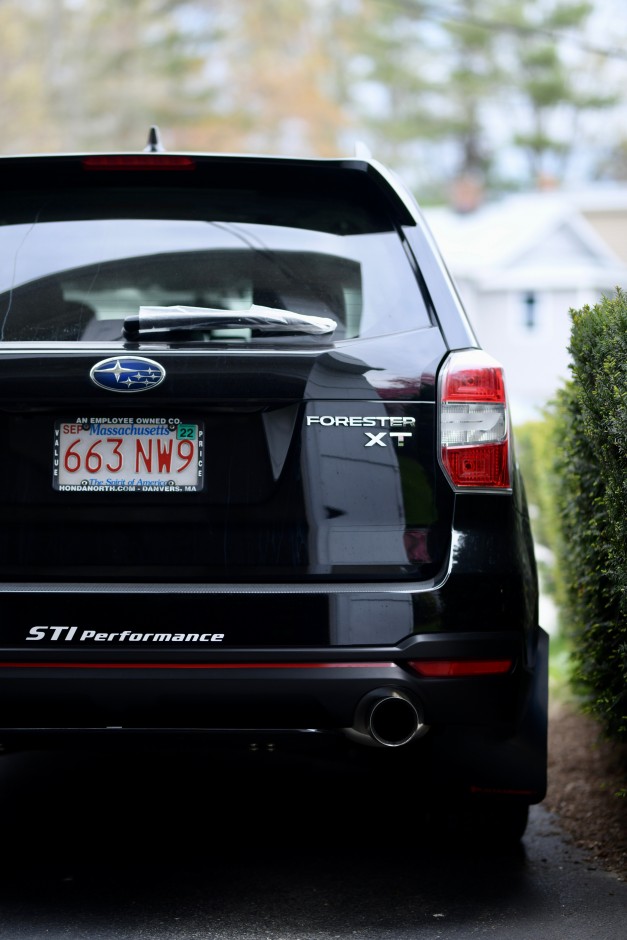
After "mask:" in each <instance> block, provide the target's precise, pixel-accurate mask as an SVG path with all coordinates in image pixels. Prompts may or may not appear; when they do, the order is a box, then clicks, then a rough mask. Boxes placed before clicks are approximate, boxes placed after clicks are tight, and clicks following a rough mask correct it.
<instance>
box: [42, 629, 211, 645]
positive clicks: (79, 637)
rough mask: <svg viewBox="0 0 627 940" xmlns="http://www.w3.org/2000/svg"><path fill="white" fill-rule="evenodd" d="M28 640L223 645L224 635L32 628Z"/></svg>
mask: <svg viewBox="0 0 627 940" xmlns="http://www.w3.org/2000/svg"><path fill="white" fill-rule="evenodd" d="M26 639H27V640H35V641H37V640H47V641H48V642H53V643H54V642H56V641H57V640H64V641H65V642H68V643H69V642H70V641H72V640H73V641H74V642H75V643H85V642H89V641H91V642H92V643H112V642H114V641H115V642H116V643H222V641H223V640H224V633H134V632H133V631H132V630H122V631H121V632H117V633H101V632H99V631H98V630H83V629H81V628H80V627H72V626H67V627H57V626H53V627H40V626H38V627H31V629H30V630H29V631H28V636H27V637H26Z"/></svg>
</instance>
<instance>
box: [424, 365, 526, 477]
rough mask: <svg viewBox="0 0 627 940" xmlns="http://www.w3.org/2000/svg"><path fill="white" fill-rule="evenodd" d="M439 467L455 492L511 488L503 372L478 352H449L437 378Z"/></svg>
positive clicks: (498, 366)
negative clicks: (440, 466) (438, 396)
mask: <svg viewBox="0 0 627 940" xmlns="http://www.w3.org/2000/svg"><path fill="white" fill-rule="evenodd" d="M439 388H440V463H441V465H442V469H443V470H444V472H445V473H446V475H447V477H448V479H449V480H450V482H451V484H452V486H453V488H454V489H455V490H458V491H464V490H473V489H474V490H481V491H486V490H488V491H490V490H492V491H501V492H503V491H507V490H509V489H510V449H509V421H508V412H507V399H506V393H505V379H504V376H503V369H502V367H501V366H500V365H499V363H498V362H496V360H494V359H492V357H491V356H489V355H488V354H487V353H485V352H483V351H482V350H479V349H472V350H466V351H464V352H457V353H452V354H451V355H450V356H449V358H448V360H447V361H446V363H445V365H444V367H443V369H442V372H441V375H440V385H439Z"/></svg>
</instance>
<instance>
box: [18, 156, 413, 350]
mask: <svg viewBox="0 0 627 940" xmlns="http://www.w3.org/2000/svg"><path fill="white" fill-rule="evenodd" d="M285 173H286V178H285V182H284V183H283V182H281V179H280V174H278V175H277V174H276V172H275V174H274V176H273V178H272V181H271V184H269V183H268V182H267V180H266V181H264V180H260V179H252V178H246V177H247V176H248V177H250V174H247V173H246V170H245V167H242V169H241V170H240V177H241V180H237V179H235V180H234V171H233V170H232V169H231V170H230V171H229V176H228V179H227V178H224V179H220V180H218V181H217V182H213V181H212V180H211V179H210V177H211V170H210V169H209V168H205V169H204V170H203V173H202V174H195V175H193V179H189V176H188V175H187V174H186V175H185V177H184V178H180V182H179V177H178V176H177V175H176V174H161V173H159V174H158V176H159V178H160V179H159V182H158V183H157V184H155V181H154V178H152V179H151V178H150V177H151V174H137V173H135V174H119V173H118V174H116V173H111V172H106V173H102V174H94V173H86V172H84V171H79V175H77V178H76V180H72V184H71V185H68V180H67V178H60V179H59V180H58V181H54V180H50V181H49V182H48V183H46V180H45V179H44V180H42V179H41V178H38V179H37V181H36V182H35V183H34V185H31V186H29V187H25V186H23V185H22V186H21V187H20V186H18V187H16V188H11V191H9V192H5V193H4V194H3V195H2V197H1V198H2V204H1V208H0V337H1V339H2V340H3V341H5V342H9V341H18V342H23V341H53V342H54V341H59V342H67V341H79V342H80V341H84V342H94V341H95V342H98V341H116V340H120V341H121V340H122V325H123V322H124V318H125V317H127V316H133V315H136V314H137V313H138V312H139V308H140V307H141V306H164V307H168V306H177V305H183V306H192V307H206V308H212V309H218V310H245V309H247V308H248V307H250V305H251V304H256V305H261V306H267V307H272V308H277V309H279V310H281V309H284V310H292V311H294V312H296V313H300V314H305V315H313V316H323V317H331V318H333V319H334V320H336V322H337V323H338V329H337V330H336V333H335V334H334V339H343V338H351V337H358V336H371V335H377V334H382V333H389V332H397V331H402V330H408V329H412V328H415V327H418V326H422V325H427V324H428V322H429V321H428V315H427V312H426V308H425V306H424V303H423V300H422V296H421V293H420V290H419V287H418V284H417V280H416V278H415V276H414V273H413V270H412V267H411V265H410V263H409V260H408V258H407V256H406V254H405V251H404V248H403V244H402V241H401V238H400V237H399V234H398V230H397V228H396V226H395V224H394V222H393V220H392V218H391V214H390V212H389V211H388V208H387V207H386V205H385V202H384V200H382V199H381V198H380V197H379V195H378V194H377V192H376V188H375V187H374V186H371V185H366V184H365V183H364V181H360V183H359V185H358V186H355V185H354V184H353V183H351V182H349V177H350V176H351V174H348V175H347V178H346V182H345V185H343V184H344V179H343V178H341V177H338V178H335V177H334V179H333V182H332V184H329V185H327V184H325V182H324V181H321V180H320V179H319V178H318V177H315V176H313V175H312V176H311V177H310V178H309V179H308V178H307V176H306V174H301V175H300V176H298V174H296V176H297V177H298V178H296V179H290V176H289V172H288V171H285ZM352 175H353V176H355V175H356V174H352ZM361 175H362V176H364V177H365V174H361ZM140 177H141V179H140ZM153 177H154V174H153ZM163 177H167V179H166V180H165V181H163ZM173 177H174V178H175V180H176V182H175V180H174V179H173ZM336 177H337V174H336ZM22 179H23V175H22ZM338 179H339V183H338ZM174 182H175V184H174ZM229 335H231V334H228V332H227V334H225V338H229ZM232 335H233V337H235V336H236V335H238V336H239V338H240V339H244V340H247V339H251V340H254V339H255V337H254V336H253V335H251V334H249V333H247V332H246V331H240V334H237V331H236V332H235V333H234V334H232ZM294 339H295V340H296V341H298V342H301V341H303V340H302V337H296V338H294Z"/></svg>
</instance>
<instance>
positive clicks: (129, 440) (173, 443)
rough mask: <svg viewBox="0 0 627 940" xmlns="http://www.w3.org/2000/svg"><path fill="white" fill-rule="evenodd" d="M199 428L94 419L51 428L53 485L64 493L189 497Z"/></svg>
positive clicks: (197, 478)
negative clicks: (183, 494) (143, 493)
mask: <svg viewBox="0 0 627 940" xmlns="http://www.w3.org/2000/svg"><path fill="white" fill-rule="evenodd" d="M203 443H204V429H203V425H202V424H201V423H199V422H197V421H186V420H183V419H182V418H146V417H137V418H126V417H125V418H92V419H90V420H88V421H76V422H72V421H57V422H56V423H55V426H54V457H53V477H52V485H53V487H54V489H56V490H61V491H64V492H66V491H67V492H72V491H76V492H78V491H80V492H87V493H94V492H98V493H136V492H150V493H193V492H196V491H197V490H200V489H201V488H202V482H203V468H204V461H203Z"/></svg>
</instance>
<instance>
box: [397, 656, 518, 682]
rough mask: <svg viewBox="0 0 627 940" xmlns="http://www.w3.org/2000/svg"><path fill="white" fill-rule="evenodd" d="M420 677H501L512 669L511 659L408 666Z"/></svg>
mask: <svg viewBox="0 0 627 940" xmlns="http://www.w3.org/2000/svg"><path fill="white" fill-rule="evenodd" d="M407 665H408V666H411V668H412V669H413V670H414V672H417V673H418V675H419V676H423V677H425V678H428V679H438V678H444V677H449V678H463V677H468V676H499V675H504V673H506V672H509V671H510V669H511V668H512V660H511V659H427V660H413V659H412V660H411V661H410V662H409V663H408V664H407Z"/></svg>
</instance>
